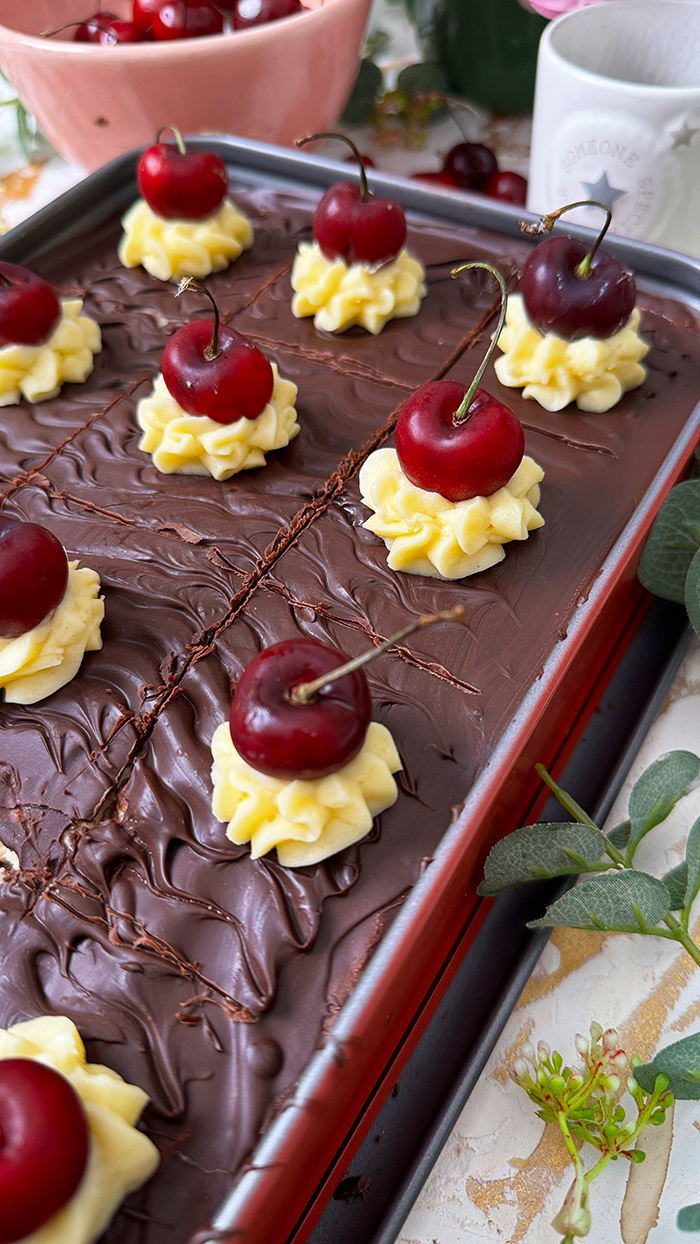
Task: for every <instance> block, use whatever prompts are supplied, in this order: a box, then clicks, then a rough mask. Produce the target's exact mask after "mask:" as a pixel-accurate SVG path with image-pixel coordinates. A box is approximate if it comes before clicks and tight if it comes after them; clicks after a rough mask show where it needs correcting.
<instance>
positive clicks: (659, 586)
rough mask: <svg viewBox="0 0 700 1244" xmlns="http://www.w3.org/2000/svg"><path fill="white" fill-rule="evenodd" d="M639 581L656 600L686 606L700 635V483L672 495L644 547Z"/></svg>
mask: <svg viewBox="0 0 700 1244" xmlns="http://www.w3.org/2000/svg"><path fill="white" fill-rule="evenodd" d="M639 579H640V581H641V583H642V584H643V585H644V587H646V588H648V589H649V591H650V592H653V593H654V595H655V596H662V597H663V598H664V599H665V600H673V601H676V602H677V603H678V604H684V605H685V607H686V609H687V611H688V617H689V618H690V621H691V623H692V625H693V629H694V630H695V631H696V633H697V634H698V635H700V479H686V480H684V481H683V483H681V484H676V486H675V488H672V489H671V491H670V492H669V494H668V496H667V497H666V499H665V501H664V503H663V505H662V506H661V509H660V510H659V512H658V514H657V516H656V518H655V519H654V523H653V526H652V529H651V531H650V533H649V537H648V539H647V542H646V545H645V547H644V552H643V553H642V559H641V561H640V563H639Z"/></svg>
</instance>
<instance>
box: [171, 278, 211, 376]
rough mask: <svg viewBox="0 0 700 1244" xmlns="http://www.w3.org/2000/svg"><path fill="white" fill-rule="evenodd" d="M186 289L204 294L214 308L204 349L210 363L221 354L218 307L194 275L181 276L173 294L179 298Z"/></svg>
mask: <svg viewBox="0 0 700 1244" xmlns="http://www.w3.org/2000/svg"><path fill="white" fill-rule="evenodd" d="M188 289H192V290H195V292H196V293H198V294H206V296H207V298H208V299H209V301H210V303H211V305H212V307H213V308H214V330H213V332H212V335H211V343H210V344H209V345H208V346H207V348H206V350H205V351H204V357H205V359H206V360H207V362H208V363H211V362H212V361H213V359H215V358H218V357H219V355H220V354H221V348H220V346H219V332H220V330H221V312H220V311H219V307H218V304H217V301H216V299H215V298H214V296H213V295H212V294H210V293H209V290H208V289H207V288H206V286H205V285H200V284H199V281H195V280H194V277H191V276H183V278H182V280H181V281H180V284H179V285H178V287H177V294H176V295H175V296H176V298H179V297H180V295H181V294H184V293H185V291H186V290H188Z"/></svg>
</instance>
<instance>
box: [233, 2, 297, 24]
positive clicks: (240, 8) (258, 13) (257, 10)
mask: <svg viewBox="0 0 700 1244" xmlns="http://www.w3.org/2000/svg"><path fill="white" fill-rule="evenodd" d="M303 11H304V9H303V5H302V4H301V0H235V3H234V5H233V7H232V10H231V20H232V22H233V29H234V30H248V29H249V27H251V26H262V25H264V24H266V23H267V22H276V21H279V19H280V18H281V17H293V16H294V14H295V13H303Z"/></svg>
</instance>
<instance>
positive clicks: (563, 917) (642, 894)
mask: <svg viewBox="0 0 700 1244" xmlns="http://www.w3.org/2000/svg"><path fill="white" fill-rule="evenodd" d="M668 911H669V894H668V890H667V889H666V886H665V885H664V883H663V881H659V879H658V878H657V877H650V876H649V874H648V873H641V872H637V871H636V870H630V871H624V872H612V873H604V874H602V875H601V876H599V877H591V878H590V879H589V880H587V881H581V882H580V883H579V884H578V885H577V886H574V888H573V890H569V891H568V892H567V893H566V894H563V895H562V897H561V898H559V899H557V900H556V902H555V903H552V905H551V907H548V908H547V911H546V912H545V914H544V916H543V917H542V919H541V920H531V921H530V922H529V924H528V928H530V929H540V928H541V929H557V928H567V929H595V930H597V931H599V932H606V933H646V932H649V931H650V930H652V929H653V927H654V925H657V924H658V923H659V921H660V920H663V918H664V916H666V915H667V914H668Z"/></svg>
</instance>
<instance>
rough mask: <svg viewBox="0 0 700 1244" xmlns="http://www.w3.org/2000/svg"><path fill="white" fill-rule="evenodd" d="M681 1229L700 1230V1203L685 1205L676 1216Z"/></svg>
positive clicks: (677, 1224)
mask: <svg viewBox="0 0 700 1244" xmlns="http://www.w3.org/2000/svg"><path fill="white" fill-rule="evenodd" d="M676 1226H677V1227H678V1230H679V1231H700V1205H684V1206H683V1209H679V1211H678V1216H677V1218H676Z"/></svg>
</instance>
